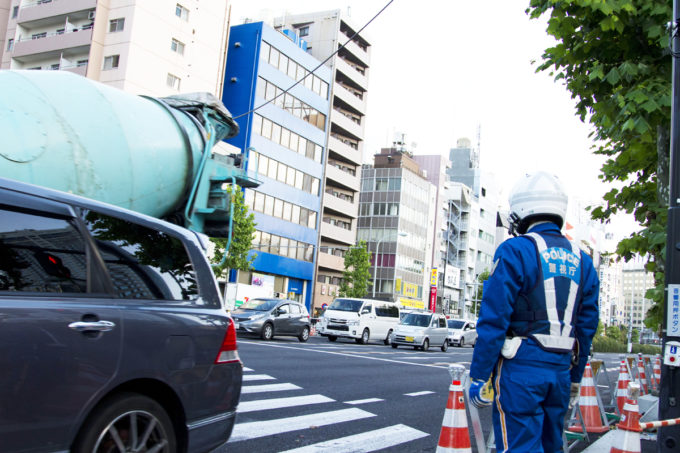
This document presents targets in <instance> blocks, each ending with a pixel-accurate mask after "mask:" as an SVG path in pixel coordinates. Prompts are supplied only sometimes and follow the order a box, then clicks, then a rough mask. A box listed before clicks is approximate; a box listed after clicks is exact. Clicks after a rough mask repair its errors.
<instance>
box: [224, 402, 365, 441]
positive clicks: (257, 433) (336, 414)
mask: <svg viewBox="0 0 680 453" xmlns="http://www.w3.org/2000/svg"><path fill="white" fill-rule="evenodd" d="M368 417H375V414H371V413H370V412H366V411H363V410H361V409H357V408H355V407H353V408H350V409H341V410H339V411H330V412H321V413H317V414H309V415H301V416H298V417H287V418H279V419H275V420H266V421H261V422H247V423H236V425H235V426H234V431H233V432H232V433H231V438H230V439H229V443H232V442H239V441H242V440H250V439H256V438H258V437H265V436H272V435H274V434H281V433H286V432H289V431H297V430H300V429H308V428H309V427H311V426H325V425H332V424H335V423H342V422H348V421H353V420H360V419H362V418H368Z"/></svg>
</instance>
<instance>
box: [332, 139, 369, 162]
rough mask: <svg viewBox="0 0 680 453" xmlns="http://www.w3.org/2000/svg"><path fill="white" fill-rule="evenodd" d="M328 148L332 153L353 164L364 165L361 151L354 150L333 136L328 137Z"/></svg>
mask: <svg viewBox="0 0 680 453" xmlns="http://www.w3.org/2000/svg"><path fill="white" fill-rule="evenodd" d="M328 148H329V149H330V150H331V152H334V153H336V154H338V155H340V156H342V157H344V158H345V159H347V160H349V161H351V162H352V163H353V164H356V165H361V163H362V157H361V151H359V150H358V149H354V148H352V147H351V146H349V145H348V144H346V143H344V142H341V141H340V140H339V139H337V138H335V137H333V136H329V137H328Z"/></svg>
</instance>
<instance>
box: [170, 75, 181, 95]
mask: <svg viewBox="0 0 680 453" xmlns="http://www.w3.org/2000/svg"><path fill="white" fill-rule="evenodd" d="M181 81H182V79H180V78H179V77H177V76H176V75H172V74H170V73H168V79H167V81H166V83H167V85H168V86H169V87H170V88H174V89H175V90H177V91H179V84H180V82H181Z"/></svg>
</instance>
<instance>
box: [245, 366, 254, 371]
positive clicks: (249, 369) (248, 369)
mask: <svg viewBox="0 0 680 453" xmlns="http://www.w3.org/2000/svg"><path fill="white" fill-rule="evenodd" d="M243 371H253V369H252V368H248V367H247V366H244V367H243Z"/></svg>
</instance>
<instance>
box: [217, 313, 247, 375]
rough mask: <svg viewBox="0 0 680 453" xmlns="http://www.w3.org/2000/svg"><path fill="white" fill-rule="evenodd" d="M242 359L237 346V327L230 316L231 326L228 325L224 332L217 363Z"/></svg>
mask: <svg viewBox="0 0 680 453" xmlns="http://www.w3.org/2000/svg"><path fill="white" fill-rule="evenodd" d="M240 361H241V358H240V357H239V356H238V349H237V347H236V328H235V327H234V321H233V320H232V319H231V318H229V327H227V333H225V334H224V340H222V346H220V350H219V352H218V353H217V358H216V359H215V364H220V363H232V362H240Z"/></svg>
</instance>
